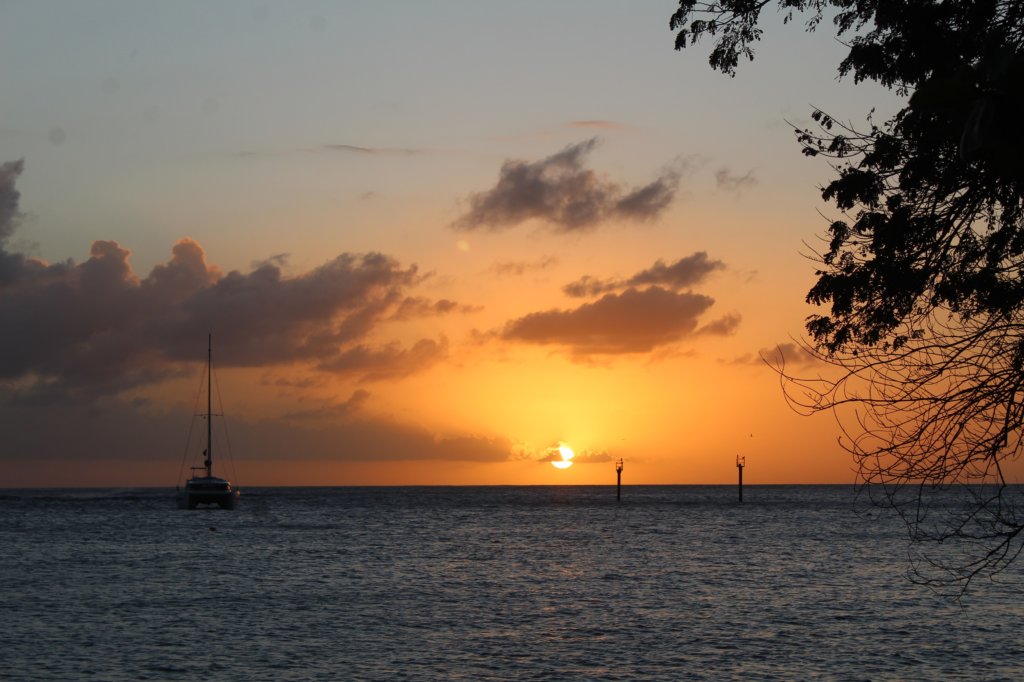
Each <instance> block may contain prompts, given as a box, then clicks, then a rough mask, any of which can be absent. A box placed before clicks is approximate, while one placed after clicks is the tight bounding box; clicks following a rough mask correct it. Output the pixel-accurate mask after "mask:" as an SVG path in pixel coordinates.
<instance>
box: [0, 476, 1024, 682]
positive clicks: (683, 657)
mask: <svg viewBox="0 0 1024 682" xmlns="http://www.w3.org/2000/svg"><path fill="white" fill-rule="evenodd" d="M623 498H624V499H623V501H622V502H621V503H619V504H616V502H615V497H614V489H612V488H598V487H564V488H562V487H507V488H506V487H497V488H490V487H488V488H318V489H313V488H302V489H281V488H273V489H250V490H243V493H242V499H241V503H240V505H239V508H238V509H237V510H235V511H233V512H229V511H220V510H208V511H206V510H200V511H193V512H189V511H181V510H178V509H176V508H175V505H174V499H173V492H171V491H166V490H165V491H159V490H142V491H137V490H136V491H99V490H90V491H80V490H76V491H68V490H56V491H43V490H35V491H0V678H3V679H15V680H39V679H45V680H82V679H98V680H141V679H154V680H178V679H188V680H193V679H204V678H209V679H219V680H308V679H325V680H347V679H375V680H403V679H422V680H444V679H465V680H483V679H517V680H518V679H526V680H530V679H538V680H571V679H582V680H602V679H606V680H633V679H665V680H681V679H709V680H722V679H739V678H743V679H780V680H796V679H863V680H879V679H903V680H909V679H935V680H948V679H984V680H997V679H1006V680H1019V679H1024V637H1022V633H1024V599H1022V597H1024V592H1022V587H1021V584H1022V577H1024V574H1022V571H1021V567H1020V565H1019V562H1018V566H1017V567H1015V568H1014V569H1013V570H1011V571H1010V572H1008V573H1006V574H1004V575H1003V576H1002V578H1001V579H1000V581H999V582H998V583H993V582H990V581H987V580H986V581H984V582H979V583H977V584H976V585H975V587H973V588H972V590H971V592H969V593H968V596H967V597H966V598H965V599H964V601H963V602H962V603H961V604H957V603H955V602H953V601H951V600H949V599H948V598H943V597H939V596H937V595H934V594H933V593H931V592H929V591H928V590H926V589H925V588H921V587H917V586H915V585H913V584H911V583H910V582H909V581H908V580H907V579H906V577H905V574H906V571H907V567H908V564H907V545H906V539H905V538H906V533H905V530H904V529H903V527H902V526H901V525H899V523H898V522H897V521H896V520H894V519H892V518H891V517H890V516H888V515H886V514H884V513H881V512H877V511H876V512H869V513H868V514H863V513H861V514H858V513H855V511H854V506H855V505H854V493H853V490H852V489H851V488H849V487H840V486H821V487H819V486H794V487H787V486H779V487H777V486H765V487H758V486H748V487H747V489H746V495H745V501H744V503H743V504H742V505H739V504H737V503H736V502H735V490H734V489H733V488H732V487H724V486H723V487H715V486H710V487H702V486H678V487H677V486H666V487H659V486H651V487H646V486H641V487H626V488H624V489H623Z"/></svg>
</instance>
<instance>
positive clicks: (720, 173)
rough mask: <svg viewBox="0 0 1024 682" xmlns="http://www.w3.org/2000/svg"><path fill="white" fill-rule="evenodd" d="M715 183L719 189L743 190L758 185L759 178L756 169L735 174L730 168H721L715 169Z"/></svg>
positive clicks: (727, 190)
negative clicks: (755, 173) (755, 174)
mask: <svg viewBox="0 0 1024 682" xmlns="http://www.w3.org/2000/svg"><path fill="white" fill-rule="evenodd" d="M715 183H716V184H717V185H718V189H720V190H723V191H726V192H741V191H743V190H746V189H750V188H751V187H754V186H755V185H757V178H756V177H754V171H752V170H749V171H747V172H746V173H744V174H743V175H737V174H734V173H733V172H732V171H731V170H729V169H728V168H719V169H718V170H717V171H715Z"/></svg>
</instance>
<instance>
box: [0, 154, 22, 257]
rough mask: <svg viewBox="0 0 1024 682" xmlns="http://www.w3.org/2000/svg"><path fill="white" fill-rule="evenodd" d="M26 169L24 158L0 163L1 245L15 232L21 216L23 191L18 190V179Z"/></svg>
mask: <svg viewBox="0 0 1024 682" xmlns="http://www.w3.org/2000/svg"><path fill="white" fill-rule="evenodd" d="M24 169H25V162H24V160H23V159H19V160H17V161H8V162H7V163H4V164H0V245H2V244H3V243H4V242H5V241H7V239H8V238H9V237H10V236H11V235H12V234H13V233H14V230H15V228H16V227H17V226H18V219H19V218H20V217H21V213H20V212H19V210H18V204H19V201H20V200H21V193H20V192H18V188H17V180H18V176H20V175H21V173H22V171H23V170H24Z"/></svg>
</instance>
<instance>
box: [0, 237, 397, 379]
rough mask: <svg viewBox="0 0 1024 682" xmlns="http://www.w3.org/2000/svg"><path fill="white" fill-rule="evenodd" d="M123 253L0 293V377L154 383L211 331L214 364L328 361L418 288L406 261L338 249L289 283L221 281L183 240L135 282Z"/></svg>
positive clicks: (47, 269)
mask: <svg viewBox="0 0 1024 682" xmlns="http://www.w3.org/2000/svg"><path fill="white" fill-rule="evenodd" d="M129 255H130V253H129V251H128V250H127V249H124V248H122V247H121V246H119V245H118V244H117V243H115V242H110V241H98V242H95V243H94V244H93V247H92V253H91V255H90V258H89V259H88V260H86V261H85V262H83V263H81V264H74V263H71V262H68V263H61V264H57V265H45V264H41V263H33V264H30V265H27V266H26V267H25V268H23V272H22V273H21V275H20V277H19V278H18V279H17V281H15V282H13V283H11V284H8V286H7V287H6V288H5V289H4V290H3V291H2V293H0V325H2V326H3V327H4V328H5V329H10V330H17V332H16V333H10V334H4V335H3V336H2V337H0V381H3V380H7V381H25V380H28V381H29V382H30V384H34V387H35V388H36V389H42V388H44V387H48V388H49V389H63V390H77V389H82V390H91V391H99V392H100V393H105V392H111V391H117V390H121V389H122V388H126V387H130V386H133V385H139V384H145V383H151V382H153V381H156V380H159V379H160V378H162V377H163V376H167V375H169V374H168V373H169V372H173V371H174V369H173V368H169V367H168V363H171V364H173V363H175V362H194V361H196V360H201V358H202V351H203V344H202V338H203V336H205V334H206V332H207V331H208V330H213V332H214V334H215V336H216V341H217V343H216V347H217V348H218V349H230V351H226V352H224V353H223V355H221V356H220V357H219V358H218V359H219V360H220V364H221V365H222V366H223V365H238V366H264V365H272V364H280V363H292V362H305V363H312V364H320V365H329V364H330V363H331V361H332V359H335V358H337V357H339V356H342V355H343V354H344V353H345V352H346V350H345V349H346V348H350V347H352V346H353V345H356V344H359V343H363V339H364V338H365V337H367V335H368V334H369V333H370V332H371V331H372V330H373V329H374V328H375V327H376V325H377V324H378V322H380V321H382V320H384V319H386V318H387V317H388V316H389V315H390V313H391V312H392V311H393V310H394V309H395V308H396V307H398V306H399V305H400V302H401V301H402V300H403V299H404V298H406V297H405V296H403V294H402V292H403V291H404V290H407V289H408V288H410V287H411V286H413V285H414V283H415V282H416V281H417V273H416V268H415V266H412V267H402V266H401V265H400V264H399V263H398V262H397V261H395V260H394V259H392V258H389V257H387V256H384V255H382V254H374V253H371V254H364V255H353V254H342V255H340V256H338V257H336V258H334V259H333V260H331V261H329V262H328V263H326V264H324V265H322V266H320V267H318V268H315V269H313V270H311V271H309V272H307V273H305V274H302V275H298V276H295V277H285V276H284V275H283V274H282V272H281V268H280V266H279V265H278V264H276V263H274V262H269V261H268V262H265V263H264V264H262V265H260V266H259V267H257V268H256V269H254V270H253V271H251V272H249V273H241V272H237V271H233V272H229V273H227V274H226V275H225V274H221V272H220V270H219V269H218V268H216V267H214V266H211V265H209V264H207V262H206V258H205V254H204V252H203V250H202V248H201V247H200V246H199V244H198V243H196V242H195V241H192V240H190V239H182V240H181V241H179V242H178V243H177V244H176V245H175V246H174V249H173V254H172V257H171V259H170V260H169V261H168V262H167V263H165V264H161V265H157V266H156V267H154V268H153V270H152V272H151V273H150V274H149V275H148V276H146V277H144V278H142V277H139V276H138V275H136V274H135V273H134V272H133V271H132V269H131V266H130V265H129V262H128V258H129ZM389 351H390V348H389ZM403 366H404V365H403ZM375 374H377V375H379V374H382V372H376V373H375Z"/></svg>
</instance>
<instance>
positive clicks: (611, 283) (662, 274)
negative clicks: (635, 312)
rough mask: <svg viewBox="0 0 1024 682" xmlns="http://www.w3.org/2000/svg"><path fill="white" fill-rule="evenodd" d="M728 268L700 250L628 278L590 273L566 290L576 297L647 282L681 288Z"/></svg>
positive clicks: (657, 264) (655, 265)
mask: <svg viewBox="0 0 1024 682" xmlns="http://www.w3.org/2000/svg"><path fill="white" fill-rule="evenodd" d="M724 269H725V263H723V262H722V261H720V260H711V259H710V258H708V254H707V253H706V252H705V251H697V252H696V253H693V254H692V255H689V256H686V257H684V258H680V259H679V260H677V261H676V262H674V263H671V264H665V262H664V261H662V260H658V261H656V262H655V263H654V265H652V266H651V267H649V268H647V269H646V270H641V271H640V272H638V273H636V274H635V275H633V276H632V277H629V278H627V279H598V278H596V277H592V276H590V275H586V276H584V277H582V278H580V279H578V280H576V281H575V282H570V283H569V284H566V285H565V286H564V287H563V288H562V290H563V291H564V292H565V293H566V294H568V295H569V296H572V297H575V298H583V297H591V296H598V295H600V294H603V293H606V292H609V291H617V290H619V289H625V288H628V287H639V286H646V285H658V286H662V287H664V288H666V289H671V290H673V291H678V290H679V289H685V288H688V287H692V286H694V285H695V284H699V283H701V282H703V281H704V280H705V279H707V277H708V275H710V274H711V273H713V272H715V271H717V270H724Z"/></svg>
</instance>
